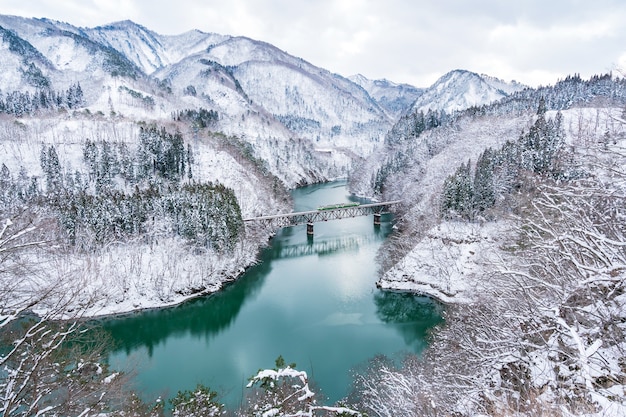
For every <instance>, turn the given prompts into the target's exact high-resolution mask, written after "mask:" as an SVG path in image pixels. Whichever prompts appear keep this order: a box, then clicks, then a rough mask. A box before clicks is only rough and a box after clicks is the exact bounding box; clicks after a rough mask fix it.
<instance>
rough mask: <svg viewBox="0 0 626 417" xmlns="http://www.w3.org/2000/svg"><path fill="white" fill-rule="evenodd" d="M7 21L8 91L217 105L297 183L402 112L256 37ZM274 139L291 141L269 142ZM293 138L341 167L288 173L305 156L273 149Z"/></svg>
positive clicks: (100, 105)
mask: <svg viewBox="0 0 626 417" xmlns="http://www.w3.org/2000/svg"><path fill="white" fill-rule="evenodd" d="M0 31H2V36H3V38H2V39H3V42H2V43H3V46H4V47H3V48H2V49H0V57H2V58H3V59H2V68H3V69H4V70H5V73H9V74H13V76H12V77H4V78H3V80H2V82H0V89H1V90H2V91H3V92H11V91H18V90H19V91H24V90H27V91H31V92H35V91H37V90H38V89H41V88H44V87H45V88H51V89H54V90H60V91H63V90H65V89H66V88H68V86H69V85H71V84H72V83H76V82H79V83H80V84H81V86H82V88H83V91H84V92H85V98H86V102H85V106H84V107H86V108H88V109H89V110H90V111H92V112H93V111H95V112H98V111H100V112H102V113H103V114H108V113H111V112H115V113H116V114H118V115H119V114H123V115H125V116H130V115H132V116H133V117H138V118H140V117H143V118H146V119H149V120H152V119H157V120H158V119H163V118H166V119H167V118H170V116H171V114H172V113H174V112H176V111H180V110H184V109H187V108H199V107H203V108H206V109H208V110H213V111H216V112H217V113H218V114H219V123H218V125H217V126H216V129H218V130H220V131H222V132H224V133H227V134H232V135H236V136H238V137H240V138H242V139H244V140H245V141H247V142H249V143H251V144H252V145H253V148H254V151H255V154H256V155H257V156H258V157H261V158H262V159H265V160H267V161H269V162H270V168H271V169H273V170H278V171H275V172H276V173H277V174H278V175H279V176H281V178H283V179H284V180H285V181H286V183H287V184H290V185H293V184H295V183H298V182H302V181H304V182H307V181H312V180H317V179H323V178H325V177H326V178H327V177H330V176H333V175H345V173H346V172H347V170H348V169H349V167H350V166H351V163H352V160H353V159H354V158H355V157H356V158H361V157H365V156H367V155H369V154H370V153H371V152H372V151H373V150H374V149H375V148H376V147H377V146H379V145H380V144H381V143H382V140H383V137H384V134H385V133H386V131H387V130H388V129H389V128H390V127H391V126H392V124H393V122H394V121H395V120H394V116H392V115H390V114H389V113H388V112H387V111H385V110H384V109H383V108H382V107H381V106H380V105H379V104H378V102H377V101H376V100H374V99H373V98H372V97H371V96H370V95H369V94H368V93H367V92H366V91H365V90H364V89H363V88H361V87H360V86H358V85H357V84H355V83H353V82H352V81H350V80H349V79H347V78H344V77H342V76H340V75H337V74H332V73H330V72H329V71H326V70H324V69H322V68H318V67H316V66H314V65H312V64H310V63H308V62H306V61H304V60H302V59H300V58H296V57H293V56H291V55H288V54H287V53H285V52H283V51H281V50H279V49H278V48H276V47H274V46H272V45H270V44H267V43H264V42H260V41H256V40H252V39H248V38H243V37H231V36H224V35H217V34H210V33H203V32H200V31H190V32H187V33H184V34H181V35H178V36H163V35H159V34H157V33H155V32H153V31H151V30H149V29H147V28H145V27H143V26H141V25H137V24H135V23H133V22H130V21H123V22H117V23H113V24H110V25H106V26H100V27H96V28H77V27H74V26H72V25H69V24H67V23H62V22H55V21H52V20H47V19H25V18H21V17H14V16H0ZM129 95H130V97H129ZM138 98H139V99H138ZM142 98H143V99H145V100H142ZM146 103H153V105H151V106H148V107H150V108H148V109H146V108H145V107H146V106H145V104H146ZM133 105H134V107H135V108H132V107H133ZM136 107H139V109H137V108H136ZM146 110H148V111H147V112H146ZM142 113H144V114H143V115H142ZM294 140H295V142H294ZM300 140H305V142H300ZM276 141H278V142H281V143H283V145H282V146H278V147H276V146H273V147H269V148H268V146H269V143H270V142H276ZM293 143H301V144H302V145H298V146H299V147H301V146H304V145H306V144H307V143H308V144H309V145H308V146H310V147H312V148H317V149H320V150H323V151H324V158H326V159H328V155H329V153H330V154H331V155H332V159H333V161H332V164H331V165H332V166H335V167H336V169H335V172H329V171H327V170H325V168H323V167H320V166H317V167H316V166H315V163H313V164H310V163H309V164H308V165H313V167H312V170H311V172H310V173H309V174H305V173H304V172H300V173H298V172H296V173H295V174H296V175H290V172H291V171H297V169H291V166H296V167H302V166H304V165H307V164H304V161H291V162H293V163H290V164H289V167H287V166H284V165H285V164H284V162H285V161H282V163H280V164H278V163H277V162H276V160H277V159H280V156H278V155H277V154H276V153H275V150H276V148H278V149H280V148H285V147H286V146H289V147H292V146H293ZM298 153H299V154H305V153H308V151H307V152H301V151H300V152H298ZM313 159H315V158H313ZM272 161H273V162H272ZM272 165H274V166H272ZM278 165H282V168H281V167H279V166H278ZM329 166H330V165H329ZM281 170H282V172H280V171H281ZM300 171H302V168H301V169H300ZM298 176H300V177H299V178H298Z"/></svg>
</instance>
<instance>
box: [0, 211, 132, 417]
mask: <svg viewBox="0 0 626 417" xmlns="http://www.w3.org/2000/svg"><path fill="white" fill-rule="evenodd" d="M47 227H49V224H47V223H46V220H45V218H44V217H42V216H39V215H38V214H37V213H35V212H29V211H23V212H21V213H19V215H17V216H13V217H12V218H10V219H8V218H7V219H5V220H4V221H3V223H2V227H1V228H0V261H1V263H0V281H1V283H0V284H1V285H0V288H1V290H0V335H1V336H2V339H3V340H2V345H3V346H8V349H6V350H3V351H2V353H1V354H0V366H2V368H3V370H2V372H0V415H2V416H31V415H47V416H57V415H58V416H60V415H63V416H72V415H75V416H80V415H89V414H96V413H98V412H100V411H103V410H106V409H109V407H110V406H111V405H112V404H113V403H114V402H113V399H114V398H116V401H115V402H118V403H119V401H121V400H119V399H118V398H117V397H118V396H120V395H121V396H122V397H124V396H126V394H124V393H122V391H121V390H120V383H121V382H122V380H123V378H122V376H121V375H118V374H115V373H109V372H108V371H107V368H106V366H105V365H102V364H101V363H100V360H101V354H102V352H103V349H104V346H105V343H106V339H105V338H104V337H102V336H100V335H97V334H96V333H85V331H84V328H83V326H82V325H81V323H82V321H81V311H82V309H81V308H80V306H81V303H83V304H82V305H83V306H85V304H84V302H87V303H88V302H89V300H86V299H85V297H84V296H83V295H82V294H81V290H80V288H81V287H80V283H76V282H69V279H68V278H67V276H70V275H69V274H68V275H64V274H63V273H62V271H63V270H62V269H60V270H54V268H49V267H48V268H47V269H44V268H42V267H40V265H39V261H38V259H40V257H41V256H44V255H47V254H48V253H47V251H48V250H49V249H50V246H51V245H52V244H51V242H50V241H49V240H48V239H47V238H46V235H45V233H46V232H47V230H46V229H47ZM48 265H49V264H48ZM118 400H119V401H118Z"/></svg>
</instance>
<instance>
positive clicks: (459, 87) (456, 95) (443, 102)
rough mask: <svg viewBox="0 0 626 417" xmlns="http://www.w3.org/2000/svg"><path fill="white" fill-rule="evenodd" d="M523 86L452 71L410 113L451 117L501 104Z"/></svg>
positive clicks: (470, 72)
mask: <svg viewBox="0 0 626 417" xmlns="http://www.w3.org/2000/svg"><path fill="white" fill-rule="evenodd" d="M524 88H526V86H524V85H522V84H520V83H517V82H510V83H507V82H505V81H502V80H500V79H498V78H496V77H492V76H488V75H485V74H482V75H480V74H477V73H475V72H472V71H468V70H464V69H455V70H452V71H449V72H447V73H446V74H444V75H443V76H441V77H440V78H439V79H438V80H437V81H436V82H435V83H434V84H433V85H432V86H430V87H429V88H427V89H426V90H425V91H424V93H423V94H422V95H421V96H420V97H419V98H418V99H417V101H416V102H415V104H414V105H413V111H423V112H424V113H425V112H427V111H428V110H443V111H445V112H446V113H452V112H454V111H458V110H464V109H466V108H469V107H472V106H481V105H483V104H489V103H492V102H494V101H497V100H500V99H502V98H504V97H506V96H508V95H509V94H512V93H514V92H516V91H519V90H523V89H524Z"/></svg>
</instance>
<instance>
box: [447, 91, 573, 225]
mask: <svg viewBox="0 0 626 417" xmlns="http://www.w3.org/2000/svg"><path fill="white" fill-rule="evenodd" d="M545 113H546V106H545V101H544V100H540V103H539V108H538V109H537V120H536V121H535V123H534V124H533V125H532V126H531V127H530V129H529V131H528V132H522V134H521V135H520V137H519V139H517V140H516V141H511V140H508V141H506V143H505V144H504V145H503V146H502V148H500V149H498V150H494V149H491V148H488V149H486V150H485V151H483V152H482V153H481V154H480V156H479V157H478V160H477V161H476V165H475V166H474V167H473V169H472V164H471V161H469V160H468V161H467V162H466V163H463V164H461V166H459V167H458V168H457V170H456V171H455V173H454V174H452V175H450V176H448V177H447V178H446V180H445V181H444V184H443V191H442V196H441V213H442V215H443V217H445V218H452V217H461V218H464V219H466V220H474V219H475V218H476V217H477V216H483V215H484V214H485V211H486V210H488V209H489V208H491V207H493V206H494V205H495V204H496V201H497V200H498V198H499V197H503V196H505V195H506V194H508V193H510V192H511V191H513V190H516V189H519V188H520V187H521V186H522V183H523V179H522V176H523V175H525V174H527V173H532V174H538V175H542V176H548V177H550V178H552V179H566V178H571V177H574V176H576V175H578V174H577V173H576V172H575V171H573V170H572V169H571V167H567V166H566V165H565V164H564V160H563V157H564V143H565V132H564V130H563V127H562V115H561V113H560V112H559V113H557V114H556V116H555V118H554V119H546V117H545Z"/></svg>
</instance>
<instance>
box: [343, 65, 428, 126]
mask: <svg viewBox="0 0 626 417" xmlns="http://www.w3.org/2000/svg"><path fill="white" fill-rule="evenodd" d="M348 78H349V79H350V80H351V81H353V82H355V83H356V84H358V85H360V86H361V87H363V88H364V89H365V91H367V92H368V94H369V95H370V96H371V97H372V98H373V99H374V100H376V101H377V102H378V104H379V105H380V106H381V107H382V108H383V109H385V111H387V112H388V113H389V114H390V115H391V116H392V117H393V118H395V119H397V118H398V117H400V116H401V115H402V113H404V112H405V111H406V110H407V109H409V108H410V107H411V105H412V104H413V103H414V102H415V100H417V98H418V97H419V96H421V95H422V94H423V92H424V89H423V88H417V87H414V86H412V85H410V84H397V83H394V82H393V81H389V80H386V79H382V80H370V79H368V78H366V77H365V76H363V75H361V74H357V75H352V76H350V77H348Z"/></svg>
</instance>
